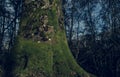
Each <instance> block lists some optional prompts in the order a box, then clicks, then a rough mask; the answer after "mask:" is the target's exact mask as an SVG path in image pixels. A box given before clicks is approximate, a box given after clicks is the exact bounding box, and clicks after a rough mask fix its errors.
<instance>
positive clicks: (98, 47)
mask: <svg viewBox="0 0 120 77" xmlns="http://www.w3.org/2000/svg"><path fill="white" fill-rule="evenodd" d="M63 13H64V17H65V18H64V24H65V29H66V35H67V39H68V44H69V47H70V49H71V51H72V53H73V55H74V57H75V59H76V60H77V61H78V63H79V64H80V65H81V66H82V67H83V68H84V69H86V70H87V71H88V72H91V73H93V74H95V75H97V76H98V77H120V1H119V0H63Z"/></svg>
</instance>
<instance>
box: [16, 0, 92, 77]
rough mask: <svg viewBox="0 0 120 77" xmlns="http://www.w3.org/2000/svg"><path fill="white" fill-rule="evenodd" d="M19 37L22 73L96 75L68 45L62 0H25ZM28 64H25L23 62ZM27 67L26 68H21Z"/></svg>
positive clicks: (32, 76) (47, 76)
mask: <svg viewBox="0 0 120 77" xmlns="http://www.w3.org/2000/svg"><path fill="white" fill-rule="evenodd" d="M20 25H21V26H20V32H19V36H18V41H17V44H16V46H15V51H16V54H17V56H18V57H19V56H24V58H25V56H26V58H27V63H26V62H25V61H26V60H24V59H22V58H21V59H19V60H18V61H17V63H18V68H17V69H16V70H15V72H16V75H19V76H20V77H92V76H91V75H90V74H88V73H87V72H85V71H84V70H83V69H82V68H81V67H80V66H79V65H78V64H77V63H76V62H75V60H74V58H73V56H72V54H71V52H70V50H69V47H68V45H67V40H66V35H65V30H64V26H63V16H62V12H61V1H60V0H50V2H49V0H40V1H39V0H36V1H34V0H29V1H28V0H25V5H24V8H23V16H22V19H21V24H20ZM25 64H26V66H25V67H24V66H23V65H25ZM21 67H24V68H25V69H21Z"/></svg>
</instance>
